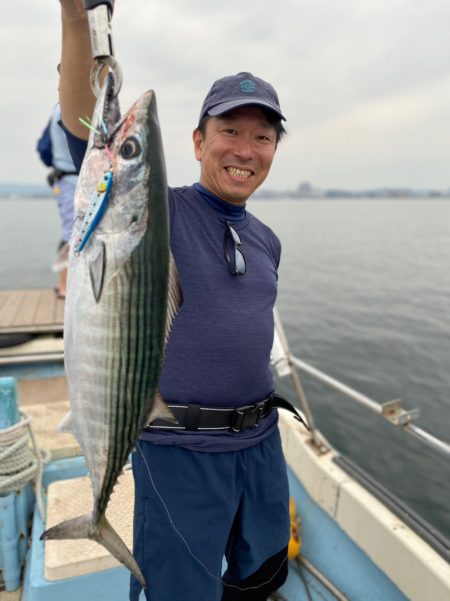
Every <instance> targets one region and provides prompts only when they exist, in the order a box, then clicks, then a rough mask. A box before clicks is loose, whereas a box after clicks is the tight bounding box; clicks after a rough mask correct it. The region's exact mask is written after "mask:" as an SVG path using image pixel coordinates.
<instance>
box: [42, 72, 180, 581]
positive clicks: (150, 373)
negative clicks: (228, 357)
mask: <svg viewBox="0 0 450 601" xmlns="http://www.w3.org/2000/svg"><path fill="white" fill-rule="evenodd" d="M111 85H112V84H111V79H110V78H108V80H107V82H106V83H105V84H104V87H103V88H102V91H101V94H100V96H99V98H98V100H97V106H96V110H95V113H94V118H93V121H92V128H93V131H91V134H90V139H89V142H88V148H87V152H86V156H85V159H84V161H83V165H82V168H81V172H80V175H79V180H78V186H77V190H76V197H75V211H76V222H75V225H74V231H73V234H72V238H71V250H70V256H69V277H68V291H67V298H66V309H65V323H64V354H65V368H66V374H67V381H68V390H69V400H70V405H71V414H70V416H69V419H68V420H67V423H66V424H65V429H68V430H70V431H72V432H73V433H74V435H75V436H76V438H77V439H78V441H79V443H80V446H81V450H82V453H83V455H84V456H85V458H86V463H87V467H88V470H89V474H90V477H91V480H92V488H93V496H94V507H93V510H92V513H89V514H86V515H83V516H80V517H78V518H75V519H73V520H68V521H66V522H63V523H61V524H59V525H57V526H54V527H52V528H50V529H49V530H46V531H45V532H44V533H43V535H42V537H41V538H44V539H71V538H89V539H93V540H96V541H97V542H99V543H100V544H102V545H103V546H104V547H106V548H107V549H108V550H109V551H110V552H111V553H112V555H114V556H115V557H116V558H117V559H118V560H119V561H121V562H122V563H123V564H125V565H126V566H127V567H128V568H129V569H130V570H131V571H132V572H133V574H134V575H135V576H136V578H137V579H138V580H139V581H140V582H141V583H142V584H143V585H144V586H145V580H144V577H143V575H142V573H141V571H140V569H139V567H138V565H137V563H136V561H135V560H134V558H133V556H132V555H131V553H130V551H129V550H128V548H127V547H126V545H125V543H124V542H123V541H122V539H121V538H120V537H119V535H118V534H117V533H116V532H115V531H114V529H113V528H112V527H111V525H110V524H109V523H108V521H107V519H106V517H105V511H106V507H107V504H108V501H109V498H110V495H111V493H112V491H113V488H114V485H115V484H116V482H117V478H118V476H119V474H120V472H121V471H122V468H123V466H124V464H125V463H126V461H127V458H128V456H129V453H130V451H131V450H132V449H133V446H134V445H135V444H136V441H137V440H138V437H139V433H140V431H141V430H142V429H143V428H144V426H145V425H146V424H147V423H148V421H149V420H153V419H157V418H158V417H165V418H166V419H168V418H170V411H169V409H168V408H167V406H166V405H165V404H164V402H163V401H162V400H161V398H160V397H159V395H158V393H157V388H158V379H159V373H160V369H161V365H162V360H163V355H164V346H165V340H166V338H167V334H168V331H169V328H170V323H171V321H172V319H173V317H174V315H175V313H176V311H177V308H178V306H179V304H180V302H181V292H180V288H179V284H178V278H177V275H176V270H175V268H174V263H173V260H172V259H171V256H170V250H169V223H168V203H167V182H166V175H165V165H164V158H163V149H162V143H161V135H160V129H159V125H158V117H157V109H156V100H155V96H154V94H153V92H146V93H145V94H144V95H143V96H142V97H141V98H139V100H138V101H137V102H136V103H135V104H134V105H133V106H132V107H131V109H130V110H129V111H128V112H127V113H126V114H125V115H124V117H123V118H122V119H120V117H119V108H118V103H117V101H116V100H115V99H114V98H113V97H112V95H111V91H110V88H111ZM94 130H96V131H94ZM105 199H106V201H105ZM69 422H70V423H69Z"/></svg>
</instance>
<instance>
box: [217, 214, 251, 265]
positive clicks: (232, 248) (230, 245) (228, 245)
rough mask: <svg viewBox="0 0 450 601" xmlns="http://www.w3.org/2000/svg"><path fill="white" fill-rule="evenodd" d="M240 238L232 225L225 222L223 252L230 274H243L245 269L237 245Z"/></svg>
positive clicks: (243, 259) (239, 242) (243, 258)
mask: <svg viewBox="0 0 450 601" xmlns="http://www.w3.org/2000/svg"><path fill="white" fill-rule="evenodd" d="M241 244H242V240H241V238H240V236H239V234H238V233H237V231H236V230H235V229H234V227H233V226H232V225H230V224H229V223H228V222H227V224H226V229H225V235H224V241H223V252H224V256H225V261H226V262H227V264H228V267H229V269H230V273H231V275H244V274H245V272H246V270H247V265H246V262H245V257H244V255H243V254H242V251H241V250H240V249H239V247H240V246H241Z"/></svg>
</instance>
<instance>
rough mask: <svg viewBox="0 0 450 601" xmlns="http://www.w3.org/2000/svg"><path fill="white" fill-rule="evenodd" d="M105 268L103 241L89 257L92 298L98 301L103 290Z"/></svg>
mask: <svg viewBox="0 0 450 601" xmlns="http://www.w3.org/2000/svg"><path fill="white" fill-rule="evenodd" d="M105 269H106V247H105V244H104V242H100V244H99V245H98V251H97V252H96V253H95V255H94V256H93V257H89V275H90V278H91V287H92V292H93V294H94V298H95V300H96V302H97V303H98V302H99V300H100V297H101V294H102V290H103V283H104V280H105Z"/></svg>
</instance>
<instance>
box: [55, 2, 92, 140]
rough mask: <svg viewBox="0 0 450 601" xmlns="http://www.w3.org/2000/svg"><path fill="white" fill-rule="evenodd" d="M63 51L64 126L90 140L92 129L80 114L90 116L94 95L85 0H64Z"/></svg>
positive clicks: (62, 3)
mask: <svg viewBox="0 0 450 601" xmlns="http://www.w3.org/2000/svg"><path fill="white" fill-rule="evenodd" d="M61 19H62V51H61V68H60V82H59V99H60V104H61V116H62V121H63V123H64V126H65V128H66V129H67V130H68V131H69V132H71V133H72V134H73V135H74V136H76V137H78V138H81V139H83V140H87V139H88V137H89V130H88V129H87V128H86V127H84V126H83V125H82V124H81V123H80V122H79V121H78V118H79V117H83V118H84V117H85V115H88V117H91V116H92V114H93V112H94V107H95V96H94V95H93V93H92V90H91V84H90V73H91V68H92V65H93V60H92V50H91V41H90V37H89V26H88V20H87V14H86V11H85V9H84V6H83V0H61Z"/></svg>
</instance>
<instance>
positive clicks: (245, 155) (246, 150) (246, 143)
mask: <svg viewBox="0 0 450 601" xmlns="http://www.w3.org/2000/svg"><path fill="white" fill-rule="evenodd" d="M234 153H235V155H236V156H237V157H239V158H240V159H242V160H246V161H248V160H250V159H252V158H253V154H254V150H253V143H252V140H250V139H249V138H246V137H242V138H240V139H239V140H238V142H237V144H236V146H235V148H234Z"/></svg>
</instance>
